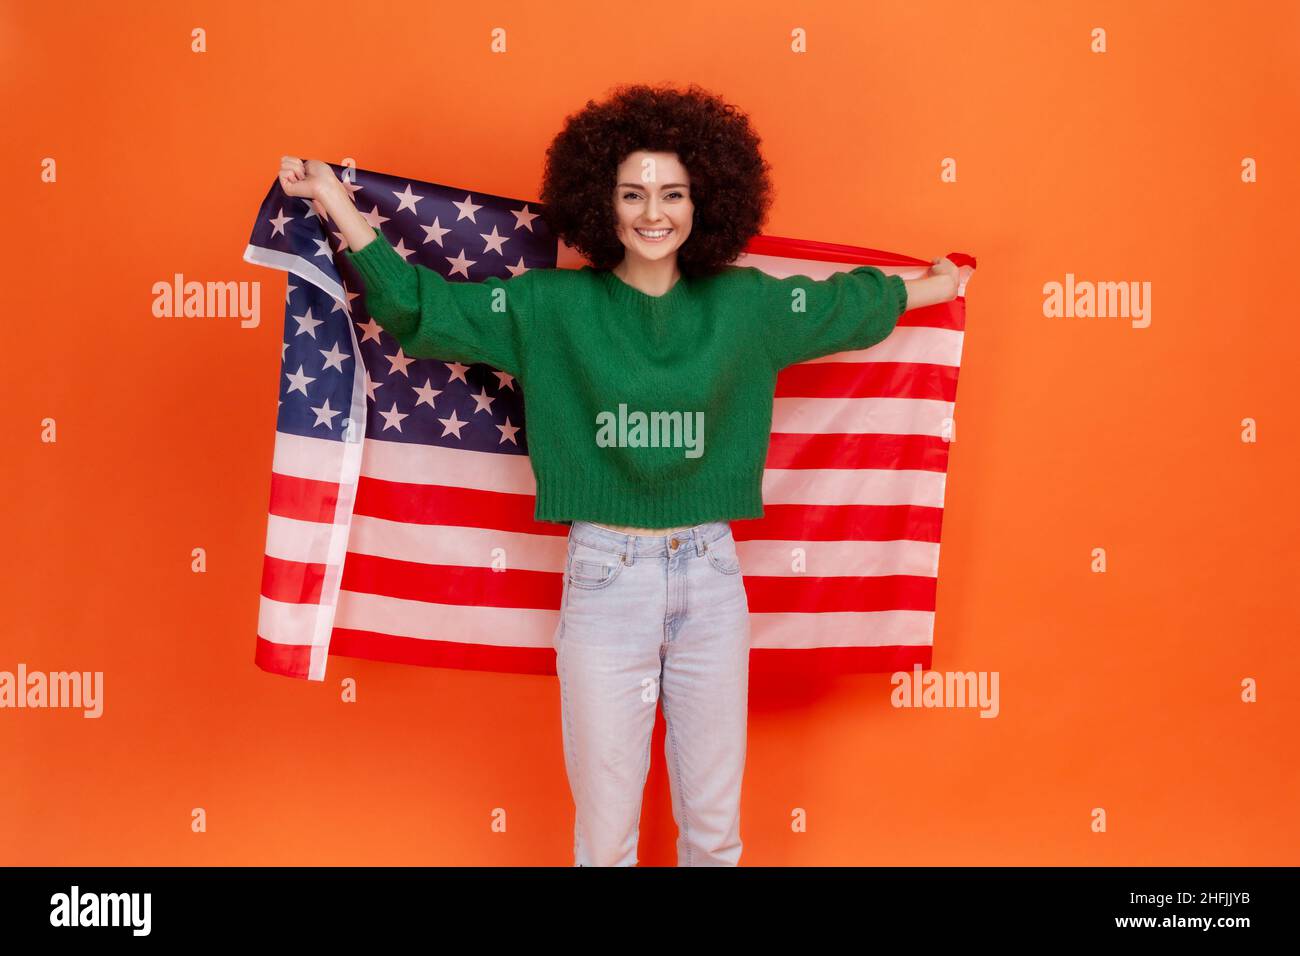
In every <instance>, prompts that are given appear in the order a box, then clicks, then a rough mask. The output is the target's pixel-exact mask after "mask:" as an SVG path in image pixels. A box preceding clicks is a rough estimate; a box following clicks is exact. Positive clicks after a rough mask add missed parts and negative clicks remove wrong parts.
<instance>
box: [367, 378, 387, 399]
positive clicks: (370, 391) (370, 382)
mask: <svg viewBox="0 0 1300 956" xmlns="http://www.w3.org/2000/svg"><path fill="white" fill-rule="evenodd" d="M383 384H385V383H384V382H376V381H375V380H374V379H373V378H371V377H370V372H369V371H367V372H366V398H368V399H370V400H371V401H372V402H373V401H374V400H375V389H377V388H379V386H381V385H383Z"/></svg>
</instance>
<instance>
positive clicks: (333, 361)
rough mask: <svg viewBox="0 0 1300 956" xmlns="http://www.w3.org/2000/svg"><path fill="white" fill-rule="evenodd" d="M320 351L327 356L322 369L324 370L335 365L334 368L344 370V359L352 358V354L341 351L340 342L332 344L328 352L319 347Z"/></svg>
mask: <svg viewBox="0 0 1300 956" xmlns="http://www.w3.org/2000/svg"><path fill="white" fill-rule="evenodd" d="M318 351H319V352H320V354H321V355H323V356H325V366H324V368H322V369H321V371H324V370H325V369H327V368H329V367H330V366H333V367H334V368H336V369H338V370H339V371H340V372H341V371H343V364H342V363H343V360H344V359H350V358H352V356H351V355H347V354H345V353H343V352H340V351H339V344H338V343H337V342H335V343H334V344H333V345H331V346H330V350H329V351H328V352H326V351H325V350H324V349H318Z"/></svg>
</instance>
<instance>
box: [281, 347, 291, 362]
mask: <svg viewBox="0 0 1300 956" xmlns="http://www.w3.org/2000/svg"><path fill="white" fill-rule="evenodd" d="M288 348H289V343H288V342H282V343H281V344H280V361H281V362H283V361H284V353H285V351H286V350H287V349H288Z"/></svg>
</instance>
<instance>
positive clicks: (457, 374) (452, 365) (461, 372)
mask: <svg viewBox="0 0 1300 956" xmlns="http://www.w3.org/2000/svg"><path fill="white" fill-rule="evenodd" d="M442 364H443V365H445V366H447V368H449V369H451V378H449V379H447V384H448V385H450V384H451V383H452V382H454V381H456V379H460V380H461V381H462V382H464V383H465V384H466V385H468V384H469V379H467V378H466V377H465V373H466V372H468V371H469V366H468V365H461V364H460V363H459V362H443V363H442Z"/></svg>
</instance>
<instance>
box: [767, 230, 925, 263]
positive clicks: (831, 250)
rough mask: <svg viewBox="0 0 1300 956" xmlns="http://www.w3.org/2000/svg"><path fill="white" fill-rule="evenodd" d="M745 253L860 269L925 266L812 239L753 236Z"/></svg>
mask: <svg viewBox="0 0 1300 956" xmlns="http://www.w3.org/2000/svg"><path fill="white" fill-rule="evenodd" d="M745 251H746V252H748V253H752V254H754V255H756V256H775V257H778V258H781V259H810V260H814V261H816V262H844V263H849V264H851V265H862V266H927V267H928V266H929V265H930V263H929V261H927V260H925V259H913V258H912V257H911V256H903V255H899V254H898V253H895V252H881V251H880V250H879V249H865V248H863V247H862V246H845V245H841V244H840V243H838V242H818V241H817V240H816V239H791V238H789V237H788V236H755V237H754V238H753V239H750V240H749V244H748V245H747V246H745Z"/></svg>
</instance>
